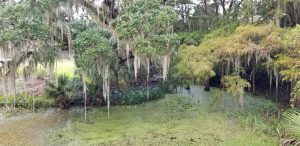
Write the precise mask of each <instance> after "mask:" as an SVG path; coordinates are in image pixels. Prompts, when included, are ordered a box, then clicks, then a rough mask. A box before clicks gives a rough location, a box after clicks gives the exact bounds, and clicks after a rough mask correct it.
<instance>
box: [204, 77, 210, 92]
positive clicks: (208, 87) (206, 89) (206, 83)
mask: <svg viewBox="0 0 300 146" xmlns="http://www.w3.org/2000/svg"><path fill="white" fill-rule="evenodd" d="M204 90H205V91H210V86H209V78H208V79H206V82H205V87H204Z"/></svg>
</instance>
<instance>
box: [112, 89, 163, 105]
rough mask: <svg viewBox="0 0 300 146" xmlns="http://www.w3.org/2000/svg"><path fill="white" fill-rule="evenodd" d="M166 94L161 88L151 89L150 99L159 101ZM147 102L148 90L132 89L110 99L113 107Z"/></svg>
mask: <svg viewBox="0 0 300 146" xmlns="http://www.w3.org/2000/svg"><path fill="white" fill-rule="evenodd" d="M163 94H164V90H162V89H161V88H160V87H155V88H151V89H149V99H148V101H151V100H157V99H159V98H161V97H162V96H163ZM146 101H147V90H146V89H130V90H128V91H127V92H125V93H119V94H113V95H112V96H111V98H110V102H111V104H112V105H136V104H141V103H142V102H146Z"/></svg>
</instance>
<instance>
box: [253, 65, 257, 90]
mask: <svg viewBox="0 0 300 146" xmlns="http://www.w3.org/2000/svg"><path fill="white" fill-rule="evenodd" d="M255 75H256V64H255V65H254V66H253V68H252V94H253V95H256V94H257V93H256V85H255V80H256V79H255Z"/></svg>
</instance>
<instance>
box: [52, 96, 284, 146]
mask: <svg viewBox="0 0 300 146" xmlns="http://www.w3.org/2000/svg"><path fill="white" fill-rule="evenodd" d="M197 98H200V97H185V96H178V95H166V97H165V98H164V99H162V100H159V101H154V102H149V103H144V104H141V105H138V106H116V107H112V109H111V117H110V118H109V119H108V118H107V113H106V109H105V108H104V107H103V108H98V109H97V108H93V109H91V110H90V111H89V112H88V122H85V121H84V120H83V117H82V116H81V117H78V118H75V119H73V122H72V124H71V126H67V127H65V128H63V129H60V130H58V131H56V132H55V133H54V134H53V136H52V140H53V141H54V142H55V143H56V144H71V145H72V144H73V145H76V144H77V145H203V146H208V145H224V146H240V145H247V146H248V145H249V146H252V145H253V146H258V145H259V146H274V145H279V141H280V140H279V139H278V138H277V137H276V136H273V137H272V136H268V135H266V134H265V133H264V132H263V130H259V129H255V128H253V127H251V126H249V127H248V126H245V125H242V124H240V123H239V122H238V120H237V119H232V117H229V116H228V114H227V113H226V112H222V111H211V110H210V109H209V108H208V106H207V105H208V104H207V103H205V102H195V101H198V100H197Z"/></svg>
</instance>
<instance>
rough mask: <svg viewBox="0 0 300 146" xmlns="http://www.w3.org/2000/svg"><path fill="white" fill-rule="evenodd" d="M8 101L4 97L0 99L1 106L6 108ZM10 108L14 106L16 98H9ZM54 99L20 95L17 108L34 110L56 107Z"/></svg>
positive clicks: (17, 99)
mask: <svg viewBox="0 0 300 146" xmlns="http://www.w3.org/2000/svg"><path fill="white" fill-rule="evenodd" d="M5 102H6V99H5V98H4V97H0V103H1V106H5ZM33 102H34V103H33ZM7 104H8V106H11V107H12V106H13V104H14V98H10V97H9V98H8V103H7ZM54 105H55V103H54V100H53V99H47V98H45V97H43V96H37V97H34V96H31V95H28V94H19V95H17V96H16V107H17V108H26V109H32V108H33V106H34V108H35V109H40V108H46V107H52V106H54Z"/></svg>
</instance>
